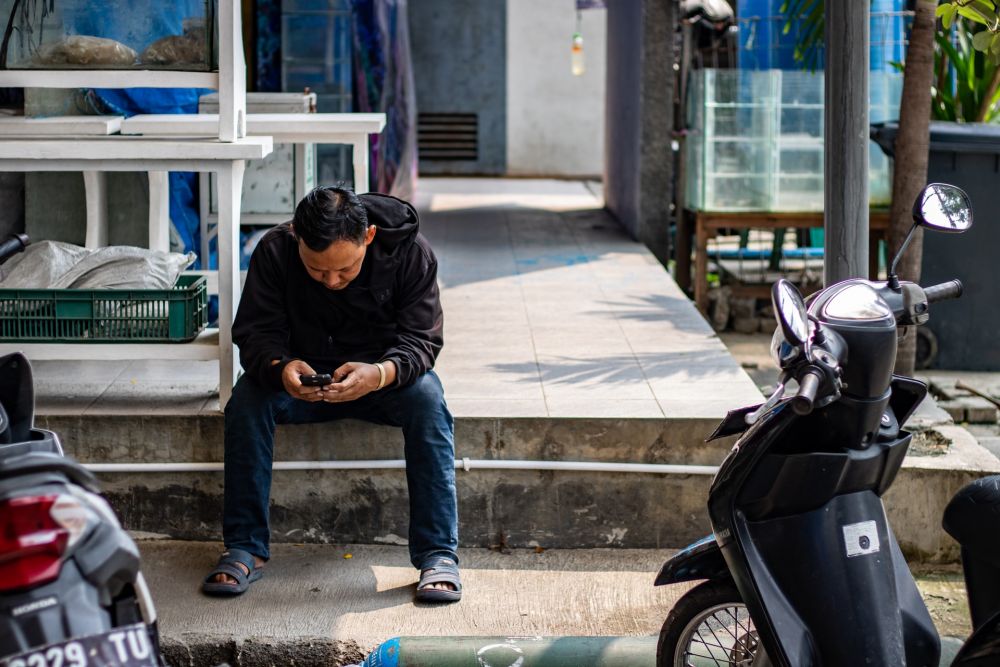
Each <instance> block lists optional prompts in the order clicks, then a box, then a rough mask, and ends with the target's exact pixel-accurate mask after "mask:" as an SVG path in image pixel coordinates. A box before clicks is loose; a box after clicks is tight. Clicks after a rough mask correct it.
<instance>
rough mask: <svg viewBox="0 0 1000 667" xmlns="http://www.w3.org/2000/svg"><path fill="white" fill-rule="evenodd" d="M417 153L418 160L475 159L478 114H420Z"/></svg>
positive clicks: (477, 156)
mask: <svg viewBox="0 0 1000 667" xmlns="http://www.w3.org/2000/svg"><path fill="white" fill-rule="evenodd" d="M417 152H418V153H419V155H420V159H421V160H472V161H475V160H478V159H479V116H478V114H474V113H422V114H419V115H418V116H417Z"/></svg>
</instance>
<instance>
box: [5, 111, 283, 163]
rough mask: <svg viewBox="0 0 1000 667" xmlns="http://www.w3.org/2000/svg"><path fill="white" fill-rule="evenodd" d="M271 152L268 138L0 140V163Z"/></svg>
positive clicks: (254, 156)
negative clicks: (226, 139)
mask: <svg viewBox="0 0 1000 667" xmlns="http://www.w3.org/2000/svg"><path fill="white" fill-rule="evenodd" d="M217 126H218V123H216V127H217ZM271 150H272V142H271V138H270V137H244V138H242V139H239V140H237V141H233V142H222V141H218V140H215V141H212V140H207V139H188V140H184V139H176V138H173V139H168V138H155V139H154V138H149V137H121V136H111V137H101V138H74V137H61V138H58V139H56V138H53V137H48V138H39V139H29V138H16V139H13V138H12V139H5V140H3V141H0V160H24V161H29V162H30V161H33V160H67V161H68V160H92V161H94V162H106V161H109V160H150V161H156V160H180V161H193V160H228V161H232V160H260V159H262V158H264V157H265V156H266V155H269V154H270V153H271ZM66 170H67V171H70V170H71V169H69V168H66Z"/></svg>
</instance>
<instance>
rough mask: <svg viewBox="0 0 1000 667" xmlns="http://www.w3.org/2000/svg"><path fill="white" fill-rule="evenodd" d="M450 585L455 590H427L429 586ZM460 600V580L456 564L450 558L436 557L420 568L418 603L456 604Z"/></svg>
mask: <svg viewBox="0 0 1000 667" xmlns="http://www.w3.org/2000/svg"><path fill="white" fill-rule="evenodd" d="M439 583H443V584H451V585H452V586H454V587H455V590H453V591H448V590H441V589H438V588H427V587H428V586H430V585H431V584H439ZM461 599H462V578H461V576H459V574H458V564H457V563H456V562H455V561H454V560H452V559H451V558H446V557H444V556H437V557H434V558H431V559H430V560H428V561H427V562H426V563H424V566H423V567H422V568H420V581H419V582H417V595H416V600H417V601H418V602H458V601H459V600H461Z"/></svg>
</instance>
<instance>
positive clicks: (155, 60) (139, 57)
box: [0, 0, 218, 71]
mask: <svg viewBox="0 0 1000 667" xmlns="http://www.w3.org/2000/svg"><path fill="white" fill-rule="evenodd" d="M216 9H217V0H0V17H3V19H5V20H6V23H5V25H4V31H3V33H2V34H3V40H2V42H0V69H12V70H13V69H21V70H23V69H57V70H66V69H87V70H93V69H110V70H115V69H119V70H121V69H143V70H148V69H158V70H179V71H212V70H216V69H218V64H217V63H218V53H217V46H216V44H215V41H216V39H215V36H216V34H217V29H216V20H217V19H216Z"/></svg>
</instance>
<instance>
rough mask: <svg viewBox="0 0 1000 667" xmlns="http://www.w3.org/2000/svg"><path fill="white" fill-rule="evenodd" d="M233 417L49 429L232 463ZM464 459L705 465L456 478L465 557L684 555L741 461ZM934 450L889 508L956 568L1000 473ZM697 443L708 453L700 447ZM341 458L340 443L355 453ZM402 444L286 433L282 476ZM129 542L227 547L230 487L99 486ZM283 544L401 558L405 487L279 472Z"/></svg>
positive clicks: (174, 481) (486, 447)
mask: <svg viewBox="0 0 1000 667" xmlns="http://www.w3.org/2000/svg"><path fill="white" fill-rule="evenodd" d="M221 421H222V420H221V416H205V415H203V416H189V417H169V416H151V417H147V418H137V417H129V418H124V417H117V418H115V417H111V416H91V417H86V418H83V417H74V416H64V417H58V416H51V417H44V418H40V420H39V422H40V425H42V426H44V427H46V428H52V429H54V430H56V431H57V432H59V433H60V434H61V435H62V436H63V439H64V443H65V446H66V449H67V452H68V453H69V454H70V455H72V456H74V457H76V458H78V459H79V460H81V461H83V462H98V463H108V462H114V463H116V464H121V463H129V462H134V463H148V462H163V463H177V462H218V461H221V458H222V456H221V451H220V448H221V445H220V443H221V440H222V434H221ZM458 424H459V425H458V427H457V442H458V445H457V447H458V456H459V457H460V458H461V457H468V458H473V459H486V460H492V461H505V460H527V461H542V462H561V461H598V462H624V463H636V462H640V463H653V464H684V465H693V464H698V465H700V466H702V467H698V468H690V469H687V471H684V470H682V471H678V472H674V473H672V474H661V473H657V472H586V471H560V470H480V469H475V468H473V469H471V470H469V471H466V470H462V469H459V471H458V474H457V485H458V493H459V508H460V539H461V544H462V545H463V546H465V547H491V546H502V547H506V546H509V547H535V546H540V547H545V548H552V547H557V548H592V547H605V546H616V547H630V548H664V547H680V546H683V545H685V544H687V543H689V542H691V541H693V540H695V539H698V538H699V537H701V536H703V535H705V534H707V533H708V532H710V527H709V522H708V517H707V512H706V509H705V500H706V498H707V494H708V489H709V486H710V484H711V480H712V476H711V469H710V468H709V469H706V468H705V467H704V466H713V465H717V464H718V463H719V462H720V461H721V460H722V458H723V457H724V456H725V453H726V452H727V451H728V449H729V444H728V443H727V442H717V443H711V444H707V445H706V444H704V443H702V442H700V440H701V438H702V434H703V433H707V432H708V431H709V430H710V427H709V424H708V423H707V422H706V421H702V422H698V423H697V425H696V424H695V423H693V422H670V421H669V420H666V421H665V420H662V419H661V420H652V419H650V420H643V419H629V420H616V419H607V420H605V419H579V420H570V419H565V420H553V419H547V420H546V419H516V418H512V419H466V420H459V422H458ZM934 432H935V433H937V434H938V435H937V436H935V439H936V440H935V442H938V446H937V448H935V447H933V446H920V447H914V451H915V452H918V453H920V452H923V453H925V454H927V455H911V456H909V457H908V458H907V459H906V461H905V463H904V467H903V469H902V471H901V472H900V475H899V477H898V478H897V481H896V483H895V485H894V486H893V487H892V489H890V491H889V493H888V494H887V496H886V505H887V508H888V512H889V515H890V519H891V521H892V523H893V526H894V529H895V530H896V534H897V536H898V538H899V541H900V544H901V546H902V547H903V550H904V552H905V553H907V555H908V556H910V557H912V558H914V559H916V560H920V561H927V562H954V561H957V558H958V550H957V546H956V545H955V543H954V542H953V541H952V540H951V539H950V538H949V537H948V536H947V535H946V534H945V533H944V532H943V530H941V527H940V526H941V516H942V513H943V511H944V507H945V506H946V505H947V503H948V501H949V500H950V498H951V496H952V495H953V494H954V493H955V492H956V491H957V490H958V489H959V488H961V487H962V486H964V485H965V484H967V483H968V482H969V481H971V480H973V479H975V478H976V477H979V476H981V475H983V474H989V473H996V472H1000V461H998V460H997V459H996V457H994V456H993V455H992V454H990V453H989V452H987V451H986V450H985V449H983V448H982V447H981V446H980V445H979V444H978V443H977V442H976V441H975V439H974V438H973V437H972V436H971V435H970V434H969V433H968V432H967V431H965V430H964V429H962V428H960V427H957V426H954V425H949V424H939V425H937V426H935V427H934ZM696 433H697V435H698V437H697V438H696V437H695V434H696ZM341 443H344V444H343V445H342V444H341ZM401 449H402V445H401V442H400V440H399V433H398V431H397V430H396V429H390V428H384V427H376V426H371V425H368V424H361V423H357V422H342V423H332V424H327V425H319V426H289V427H281V428H280V429H279V436H278V444H277V452H278V458H279V459H280V460H283V461H295V460H298V461H328V460H337V461H350V460H379V459H386V460H392V459H397V460H398V459H399V458H400V457H401ZM100 477H101V478H102V481H103V483H104V488H105V492H106V493H107V495H108V497H109V499H110V501H111V502H112V505H113V506H114V507H115V509H116V511H118V513H119V515H120V516H121V517H122V520H123V522H124V524H125V525H126V526H127V527H129V528H130V529H134V530H141V531H145V532H149V533H156V534H161V535H166V536H169V537H172V538H178V539H195V540H205V539H219V537H220V529H221V517H220V511H221V506H222V474H221V472H212V471H209V472H111V473H101V474H100ZM271 497H272V505H271V520H272V537H273V540H274V541H276V542H316V543H342V542H359V543H389V544H405V543H406V539H405V536H406V535H407V526H408V501H407V491H406V480H405V475H404V472H403V470H400V469H369V470H279V471H277V472H276V473H275V476H274V482H273V486H272V490H271Z"/></svg>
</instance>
